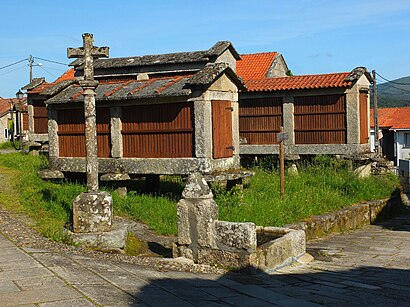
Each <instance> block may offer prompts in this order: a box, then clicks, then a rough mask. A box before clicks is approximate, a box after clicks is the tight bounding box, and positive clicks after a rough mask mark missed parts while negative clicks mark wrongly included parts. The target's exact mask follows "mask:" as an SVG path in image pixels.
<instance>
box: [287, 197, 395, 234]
mask: <svg viewBox="0 0 410 307" xmlns="http://www.w3.org/2000/svg"><path fill="white" fill-rule="evenodd" d="M395 194H397V195H393V196H392V197H391V198H389V199H385V200H376V201H372V202H368V203H363V204H359V205H354V206H351V207H349V208H345V209H342V210H339V211H336V212H332V213H328V214H324V215H318V216H313V217H311V218H308V219H306V220H305V221H303V222H299V223H295V224H289V225H286V226H285V227H288V228H292V229H298V230H303V231H304V232H305V233H306V239H307V240H309V239H316V238H320V237H323V236H326V235H328V234H330V233H334V232H344V231H348V230H352V229H356V228H359V227H363V226H365V225H369V224H373V223H375V222H377V221H379V220H382V219H385V218H388V217H391V216H393V215H394V214H395V213H397V212H398V211H399V210H400V209H401V208H402V207H401V206H402V201H401V196H400V193H399V192H397V193H395Z"/></svg>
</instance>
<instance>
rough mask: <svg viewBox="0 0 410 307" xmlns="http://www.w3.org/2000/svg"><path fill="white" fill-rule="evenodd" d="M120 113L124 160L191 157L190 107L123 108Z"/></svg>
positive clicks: (185, 104)
mask: <svg viewBox="0 0 410 307" xmlns="http://www.w3.org/2000/svg"><path fill="white" fill-rule="evenodd" d="M121 113H122V131H121V132H122V138H123V151H124V152H123V155H124V157H129V158H131V157H132V158H183V157H193V154H194V129H193V126H194V124H193V117H194V116H193V104H192V103H168V104H154V105H139V106H125V107H122V109H121Z"/></svg>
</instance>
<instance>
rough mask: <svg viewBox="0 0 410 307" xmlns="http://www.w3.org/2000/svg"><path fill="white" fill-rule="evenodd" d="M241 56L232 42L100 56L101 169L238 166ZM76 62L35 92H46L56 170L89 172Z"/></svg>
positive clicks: (173, 170)
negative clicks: (67, 75)
mask: <svg viewBox="0 0 410 307" xmlns="http://www.w3.org/2000/svg"><path fill="white" fill-rule="evenodd" d="M238 59H239V55H238V53H237V52H236V51H235V49H234V48H233V46H232V44H231V43H229V42H219V43H217V44H215V45H214V46H213V47H212V48H210V49H209V50H205V51H197V52H181V53H173V54H162V55H149V56H139V57H128V58H111V59H96V60H95V61H94V69H95V70H94V71H95V72H94V75H95V79H96V80H98V82H99V85H98V87H97V89H96V97H95V100H96V109H97V141H98V158H99V172H100V173H103V174H109V175H111V174H114V175H115V176H117V175H119V174H123V175H128V174H151V175H159V174H189V173H191V172H195V171H200V172H201V173H211V172H214V171H223V170H226V169H233V168H238V167H239V137H238V136H239V134H238V103H237V101H238V90H244V89H245V87H244V85H243V83H242V81H241V79H240V78H238V77H237V75H236V73H235V71H236V61H237V60H238ZM71 65H73V66H74V78H72V79H69V80H63V81H59V82H55V83H53V84H48V85H44V84H43V85H41V84H40V85H39V86H38V88H40V89H37V88H36V87H34V88H32V89H31V90H30V91H31V95H33V94H34V93H37V94H36V95H38V96H39V97H47V99H46V100H45V104H46V105H47V109H48V137H49V158H50V161H49V167H50V170H59V171H62V172H85V159H84V157H85V137H84V115H83V114H84V111H83V105H82V101H83V98H82V94H83V90H82V88H81V87H80V86H79V84H78V80H79V79H81V78H82V76H83V63H82V62H81V61H80V60H76V61H74V62H73V63H72V64H71ZM34 101H35V99H33V102H34ZM34 114H35V112H34ZM34 126H35V125H34ZM115 176H114V177H115ZM107 177H109V176H106V177H105V178H107ZM114 177H113V178H114ZM119 177H121V176H119ZM121 178H126V176H125V177H121Z"/></svg>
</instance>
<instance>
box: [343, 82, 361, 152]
mask: <svg viewBox="0 0 410 307" xmlns="http://www.w3.org/2000/svg"><path fill="white" fill-rule="evenodd" d="M359 105H360V104H359V90H358V87H357V85H355V86H353V87H352V88H351V89H348V90H346V125H347V127H346V128H347V144H360V110H359Z"/></svg>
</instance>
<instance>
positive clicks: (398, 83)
mask: <svg viewBox="0 0 410 307" xmlns="http://www.w3.org/2000/svg"><path fill="white" fill-rule="evenodd" d="M376 75H378V76H379V77H380V78H382V79H383V80H384V81H387V82H391V83H393V84H397V85H410V83H400V82H396V81H391V80H388V79H386V78H385V77H383V76H381V75H379V74H378V73H376Z"/></svg>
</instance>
